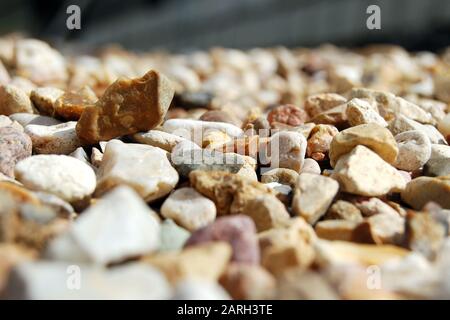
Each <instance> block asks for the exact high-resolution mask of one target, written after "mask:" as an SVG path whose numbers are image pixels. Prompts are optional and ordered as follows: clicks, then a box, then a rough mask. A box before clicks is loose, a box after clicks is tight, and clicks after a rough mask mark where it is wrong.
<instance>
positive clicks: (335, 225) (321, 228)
mask: <svg viewBox="0 0 450 320" xmlns="http://www.w3.org/2000/svg"><path fill="white" fill-rule="evenodd" d="M357 226H358V222H356V221H350V220H325V221H319V222H318V223H317V224H316V226H315V227H314V230H315V231H316V234H317V236H318V237H319V238H321V239H326V240H341V241H352V237H353V230H355V228H356V227H357Z"/></svg>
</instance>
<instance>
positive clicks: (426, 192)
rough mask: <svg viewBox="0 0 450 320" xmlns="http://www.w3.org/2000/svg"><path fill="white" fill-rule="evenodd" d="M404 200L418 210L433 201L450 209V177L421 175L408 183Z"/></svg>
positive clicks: (403, 193) (404, 192) (403, 194)
mask: <svg viewBox="0 0 450 320" xmlns="http://www.w3.org/2000/svg"><path fill="white" fill-rule="evenodd" d="M402 200H403V201H405V202H406V203H407V204H409V205H410V206H411V207H413V208H414V209H416V210H421V209H422V208H423V207H424V206H425V205H426V204H427V203H428V202H430V201H433V202H436V203H437V204H439V205H440V206H441V207H442V208H444V209H450V177H449V176H444V177H438V178H430V177H419V178H416V179H413V180H412V181H411V182H410V183H408V184H407V185H406V188H405V190H404V191H403V192H402Z"/></svg>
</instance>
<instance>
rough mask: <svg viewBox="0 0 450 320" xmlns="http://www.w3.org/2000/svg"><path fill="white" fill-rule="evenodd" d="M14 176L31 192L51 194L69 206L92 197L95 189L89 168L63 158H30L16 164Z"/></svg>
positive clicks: (78, 162) (93, 175) (73, 159)
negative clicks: (68, 203)
mask: <svg viewBox="0 0 450 320" xmlns="http://www.w3.org/2000/svg"><path fill="white" fill-rule="evenodd" d="M15 176H16V179H17V180H18V181H20V182H21V183H23V185H24V186H25V187H27V188H29V189H31V190H35V191H43V192H48V193H51V194H54V195H56V196H58V197H60V198H61V199H63V200H66V201H67V202H70V203H74V202H77V201H81V200H83V199H85V198H86V197H89V196H90V195H91V194H92V193H93V192H94V190H95V185H96V177H95V173H94V171H93V170H92V169H91V168H90V167H89V166H88V165H86V164H84V163H83V162H81V161H80V160H77V159H75V158H72V157H69V156H63V155H37V156H32V157H28V158H26V159H24V160H22V161H20V162H19V163H17V165H16V167H15Z"/></svg>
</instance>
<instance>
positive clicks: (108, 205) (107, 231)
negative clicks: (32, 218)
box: [49, 186, 160, 265]
mask: <svg viewBox="0 0 450 320" xmlns="http://www.w3.org/2000/svg"><path fill="white" fill-rule="evenodd" d="M67 236H69V237H70V238H71V239H72V240H73V241H72V242H71V243H69V244H68V245H67V243H66V245H67V246H68V247H69V250H67V248H64V246H62V245H61V243H60V242H61V241H65V240H66V239H65V238H66V237H67ZM61 238H62V239H61ZM159 244H160V225H159V221H158V218H157V215H156V213H155V212H154V211H152V210H151V209H149V208H148V207H147V205H146V203H145V202H144V201H142V200H141V198H140V197H139V196H138V195H137V194H136V193H135V192H134V191H133V190H132V189H130V188H128V187H125V186H122V187H118V188H116V189H114V190H112V191H111V192H109V193H107V194H106V195H105V196H104V197H102V198H101V199H100V200H98V201H97V202H96V203H95V205H94V206H91V207H89V208H88V209H87V210H85V211H84V212H83V213H82V214H81V215H80V216H79V218H78V219H77V220H76V221H75V222H74V223H73V224H72V225H71V227H70V229H69V230H68V235H62V237H60V239H58V238H57V239H55V240H54V241H53V243H51V244H50V246H53V248H50V249H49V250H50V254H49V256H51V257H52V258H53V259H61V258H63V259H65V260H70V261H74V260H75V261H76V260H77V259H78V256H79V255H78V254H77V255H73V256H71V257H67V256H66V251H71V250H78V251H81V252H82V256H83V257H87V258H88V260H89V261H91V262H94V263H97V264H102V265H107V264H110V263H114V262H120V261H124V260H126V259H128V258H134V257H137V256H141V255H144V254H148V253H151V252H153V251H156V250H157V249H158V248H159ZM73 246H75V247H76V248H75V249H73V248H71V247H73Z"/></svg>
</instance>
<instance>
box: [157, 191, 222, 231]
mask: <svg viewBox="0 0 450 320" xmlns="http://www.w3.org/2000/svg"><path fill="white" fill-rule="evenodd" d="M161 214H162V216H164V217H165V218H168V219H172V220H174V221H175V222H176V223H177V224H179V225H180V226H182V227H183V228H186V229H187V230H190V231H194V230H197V229H199V228H202V227H204V226H206V225H208V224H210V223H212V222H213V221H214V219H215V218H216V206H215V205H214V202H212V201H211V200H209V199H208V198H206V197H204V196H203V195H201V194H200V193H198V192H197V191H195V189H192V188H180V189H177V190H175V191H174V192H173V193H172V194H170V196H169V197H168V198H167V199H166V201H164V203H163V205H162V207H161Z"/></svg>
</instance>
